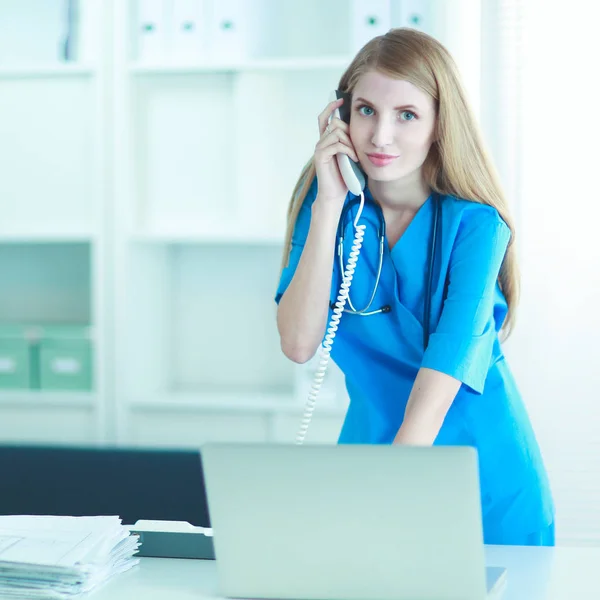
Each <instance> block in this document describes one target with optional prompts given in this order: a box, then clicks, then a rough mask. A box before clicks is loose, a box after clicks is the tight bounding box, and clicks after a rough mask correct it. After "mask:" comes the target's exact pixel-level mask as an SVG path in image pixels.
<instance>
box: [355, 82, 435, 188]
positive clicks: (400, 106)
mask: <svg viewBox="0 0 600 600" xmlns="http://www.w3.org/2000/svg"><path fill="white" fill-rule="evenodd" d="M435 122H436V115H435V106H434V102H433V99H432V98H431V96H429V95H427V94H426V93H425V92H423V91H421V90H420V89H419V88H417V87H416V86H414V85H413V84H412V83H409V82H408V81H404V80H400V79H391V78H390V77H387V76H386V75H382V74H381V73H379V72H377V71H368V72H367V73H365V74H364V75H363V76H362V77H361V78H360V79H359V80H358V82H357V84H356V87H355V88H354V90H353V91H352V110H351V117H350V138H351V140H352V144H353V145H354V148H355V150H356V152H357V155H358V159H359V161H360V164H361V167H362V168H363V170H364V171H365V173H366V174H367V176H368V177H369V179H370V180H374V181H395V180H398V179H401V178H403V177H406V176H407V175H411V174H413V173H414V172H415V171H417V170H419V169H420V168H421V166H422V165H423V162H424V161H425V158H426V157H427V154H428V152H429V148H430V147H431V144H432V143H433V141H434V131H435Z"/></svg>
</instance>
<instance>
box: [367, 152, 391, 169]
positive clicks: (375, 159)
mask: <svg viewBox="0 0 600 600" xmlns="http://www.w3.org/2000/svg"><path fill="white" fill-rule="evenodd" d="M367 158H368V159H369V160H370V161H371V162H372V163H373V164H374V165H375V166H376V167H385V166H386V165H389V164H390V163H392V162H394V161H395V160H396V159H397V158H398V157H397V156H394V155H392V154H377V153H374V154H367Z"/></svg>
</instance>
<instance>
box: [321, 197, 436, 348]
mask: <svg viewBox="0 0 600 600" xmlns="http://www.w3.org/2000/svg"><path fill="white" fill-rule="evenodd" d="M432 200H433V202H434V209H433V212H432V228H431V238H430V243H429V264H428V272H427V279H426V282H425V299H424V311H423V320H424V323H423V346H424V347H425V348H426V347H427V344H428V343H429V326H430V325H429V324H430V318H431V285H432V281H433V267H434V264H435V257H436V251H437V236H438V224H439V220H440V213H441V201H440V198H439V196H438V194H437V193H436V192H433V195H432ZM360 202H361V199H360V197H357V198H354V199H353V200H351V201H350V202H348V203H346V205H345V206H344V208H343V210H342V214H341V216H340V220H339V223H338V228H337V240H338V242H337V255H338V261H339V267H340V273H344V231H345V229H346V224H347V221H348V215H349V214H350V211H351V210H352V209H353V208H354V207H355V206H356V205H357V204H360ZM366 204H369V206H371V207H372V208H373V209H374V211H375V213H376V215H377V220H378V224H379V225H378V232H377V235H378V238H379V260H378V264H377V274H376V276H375V285H374V286H373V292H372V293H371V296H370V298H369V300H368V302H367V305H366V306H365V307H364V308H362V309H357V308H356V307H355V306H354V304H353V303H352V300H351V299H350V294H348V298H347V300H346V303H347V306H349V308H344V310H343V312H345V313H348V314H351V315H356V316H359V317H369V316H372V315H377V314H385V313H389V312H391V311H392V307H391V306H390V305H389V304H384V305H383V306H380V307H379V308H373V309H372V308H371V305H372V304H373V301H374V300H375V295H376V294H377V289H378V288H379V280H380V279H381V270H382V267H383V253H384V249H385V231H386V230H385V218H384V216H383V211H382V209H381V206H379V204H377V203H376V202H374V201H372V200H369V199H367V198H365V205H366ZM330 307H331V309H334V308H335V302H330Z"/></svg>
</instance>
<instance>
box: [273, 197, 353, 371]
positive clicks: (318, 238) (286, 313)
mask: <svg viewBox="0 0 600 600" xmlns="http://www.w3.org/2000/svg"><path fill="white" fill-rule="evenodd" d="M341 209H342V206H341V205H340V206H339V207H338V206H336V205H335V204H334V203H332V202H320V201H319V197H318V196H317V198H316V199H315V202H314V203H313V206H312V216H311V225H310V229H309V232H308V237H307V239H306V244H305V246H304V250H303V252H302V256H301V258H300V261H299V263H298V267H297V268H296V272H295V273H294V277H293V279H292V281H291V282H290V285H289V286H288V288H287V290H286V291H285V293H284V294H283V296H282V298H281V300H280V301H279V306H278V309H277V328H278V330H279V336H280V339H281V348H282V350H283V352H284V354H285V355H286V356H287V357H288V358H289V359H291V360H293V361H295V362H306V361H307V360H309V359H310V358H311V357H312V356H313V355H314V354H315V352H316V350H317V348H318V347H319V344H320V343H321V340H322V339H323V335H324V333H325V328H326V326H327V316H328V309H329V299H330V298H329V296H330V293H331V273H332V267H333V257H334V251H335V238H336V236H335V234H336V229H337V225H338V221H339V218H340V214H341Z"/></svg>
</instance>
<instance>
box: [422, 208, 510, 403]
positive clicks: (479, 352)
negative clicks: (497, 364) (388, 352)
mask: <svg viewBox="0 0 600 600" xmlns="http://www.w3.org/2000/svg"><path fill="white" fill-rule="evenodd" d="M473 213H474V214H473V215H472V216H470V218H469V219H468V220H467V221H466V222H463V223H462V224H461V227H460V228H459V231H458V234H457V236H456V240H455V243H454V247H453V249H452V252H451V255H450V263H449V268H448V291H447V297H446V300H445V301H444V304H443V307H442V314H441V316H440V320H439V322H438V325H437V328H436V330H435V332H434V333H432V334H431V336H430V338H429V345H428V346H427V349H426V350H425V354H424V357H423V362H422V366H423V367H427V368H430V369H434V370H436V371H441V372H442V373H446V374H447V375H450V376H451V377H454V378H456V379H458V380H460V381H461V382H462V383H464V384H465V385H467V386H468V387H470V388H471V389H472V390H473V391H474V392H476V393H478V394H481V393H482V392H483V388H484V384H485V379H486V377H487V374H488V370H489V367H490V362H491V359H492V352H493V349H494V343H495V341H496V339H497V331H496V323H495V320H494V302H495V297H496V285H497V280H498V276H499V273H500V268H501V266H502V261H503V260H504V256H505V254H506V249H507V247H508V243H509V241H510V229H509V227H508V226H507V225H506V223H504V221H502V219H500V217H499V215H498V214H497V212H496V211H495V210H494V211H492V210H486V211H473Z"/></svg>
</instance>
